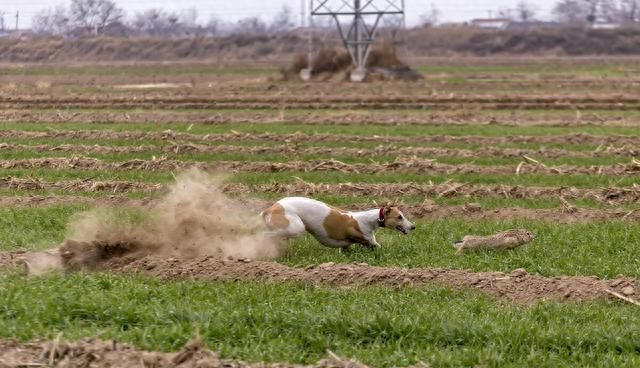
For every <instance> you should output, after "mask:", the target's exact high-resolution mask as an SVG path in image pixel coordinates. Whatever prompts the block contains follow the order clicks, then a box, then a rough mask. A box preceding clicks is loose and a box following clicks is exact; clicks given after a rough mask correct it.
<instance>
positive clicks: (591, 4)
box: [582, 0, 601, 23]
mask: <svg viewBox="0 0 640 368" xmlns="http://www.w3.org/2000/svg"><path fill="white" fill-rule="evenodd" d="M582 1H583V2H584V3H585V5H586V7H587V21H588V22H589V23H594V22H595V21H596V20H597V19H598V8H599V5H600V3H601V0H582Z"/></svg>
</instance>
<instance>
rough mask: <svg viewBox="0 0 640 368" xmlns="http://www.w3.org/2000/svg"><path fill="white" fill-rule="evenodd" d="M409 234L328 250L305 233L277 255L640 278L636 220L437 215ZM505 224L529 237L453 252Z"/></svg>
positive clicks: (293, 261) (384, 234) (292, 259)
mask: <svg viewBox="0 0 640 368" xmlns="http://www.w3.org/2000/svg"><path fill="white" fill-rule="evenodd" d="M417 226H418V229H417V230H416V231H415V232H414V233H412V234H410V235H406V236H405V235H402V234H400V233H397V232H394V231H389V230H382V231H379V233H378V236H377V238H378V242H379V243H380V244H382V245H383V248H382V249H380V250H377V251H369V250H367V249H361V248H359V247H357V246H356V247H353V248H354V249H353V251H352V252H351V254H344V253H340V252H339V251H338V250H328V249H326V248H323V247H322V246H320V245H318V243H317V241H315V239H313V238H312V237H311V236H308V235H306V236H305V237H304V238H301V239H299V240H295V241H292V243H291V246H290V248H289V250H288V252H287V254H286V256H285V257H284V258H283V259H282V261H283V262H285V263H287V264H290V265H299V266H304V265H310V264H318V263H324V262H336V263H339V262H341V263H344V262H346V263H349V262H365V263H369V264H371V265H379V266H400V267H446V268H456V269H471V270H474V271H504V272H510V271H512V270H514V269H516V268H521V267H522V268H525V269H526V270H527V271H529V272H530V273H537V274H541V275H545V276H557V275H584V276H591V275H595V276H599V277H605V278H613V277H615V276H617V275H619V274H623V275H627V276H631V277H636V278H638V277H640V260H637V257H636V254H637V253H638V252H639V251H640V224H637V223H626V222H618V221H612V222H606V223H588V224H555V223H551V222H545V221H533V220H528V219H516V220H508V221H504V220H503V221H486V220H479V221H469V220H466V219H459V218H458V219H440V220H428V221H426V220H422V221H417ZM511 228H526V229H529V230H530V231H532V232H533V233H534V234H535V236H536V238H535V240H534V241H533V242H532V243H530V244H528V245H526V246H523V247H521V248H518V249H516V250H513V251H488V250H479V251H474V252H468V253H465V254H464V255H456V254H455V249H454V248H453V246H452V244H453V242H454V241H456V240H460V239H461V238H462V237H463V236H464V235H467V234H474V235H489V234H494V233H496V232H498V231H502V230H506V229H511Z"/></svg>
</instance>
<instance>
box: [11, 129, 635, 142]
mask: <svg viewBox="0 0 640 368" xmlns="http://www.w3.org/2000/svg"><path fill="white" fill-rule="evenodd" d="M0 138H4V139H6V138H40V139H46V138H50V139H55V138H67V139H68V138H73V139H97V140H107V139H118V140H140V139H145V140H160V141H190V142H228V141H231V140H234V141H240V140H251V141H269V142H281V143H291V144H294V145H295V144H296V143H317V142H344V143H349V142H371V143H380V144H393V143H397V144H430V143H454V144H479V145H499V144H563V145H571V144H594V145H596V144H598V145H618V146H621V145H629V146H638V145H640V135H607V136H600V135H590V134H582V133H578V134H568V135H554V136H501V137H485V136H448V135H432V136H414V137H402V136H377V135H374V136H353V135H342V134H303V133H292V134H274V133H261V134H252V133H239V132H232V133H226V134H206V135H203V134H191V133H181V132H174V131H170V130H167V131H163V132H114V131H97V130H74V131H70V130H67V131H53V130H49V131H43V132H33V131H21V130H1V131H0Z"/></svg>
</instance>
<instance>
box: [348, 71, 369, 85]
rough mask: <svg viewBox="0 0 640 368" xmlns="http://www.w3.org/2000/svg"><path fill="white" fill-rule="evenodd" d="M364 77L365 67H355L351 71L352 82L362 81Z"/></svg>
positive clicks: (365, 75) (365, 73)
mask: <svg viewBox="0 0 640 368" xmlns="http://www.w3.org/2000/svg"><path fill="white" fill-rule="evenodd" d="M366 77H367V69H364V68H357V69H354V70H352V71H351V81H352V82H364V79H365V78H366Z"/></svg>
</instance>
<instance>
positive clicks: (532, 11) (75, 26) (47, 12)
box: [0, 0, 640, 37]
mask: <svg viewBox="0 0 640 368" xmlns="http://www.w3.org/2000/svg"><path fill="white" fill-rule="evenodd" d="M440 15H441V13H440V11H439V10H438V9H437V8H436V7H435V6H434V5H433V4H432V5H431V10H430V12H429V13H427V14H425V15H423V16H422V17H421V23H422V24H430V25H434V24H436V23H437V22H438V20H439V17H440ZM496 15H497V16H498V17H499V18H508V19H512V20H514V21H520V22H531V21H534V20H535V19H536V16H537V15H538V7H537V6H536V5H535V4H534V3H532V2H531V1H530V0H520V1H518V2H517V3H516V4H515V6H514V7H512V8H503V9H500V10H499V11H498V12H497V13H496ZM552 16H553V18H554V20H555V21H556V22H558V23H562V24H568V25H580V24H589V23H594V22H611V23H620V24H631V23H638V22H640V0H557V2H556V4H555V6H554V8H553V10H552ZM295 26H296V24H295V22H294V15H293V11H292V9H291V8H290V7H289V6H287V5H285V6H283V8H282V9H281V11H280V12H279V13H278V14H277V15H276V16H275V17H274V18H273V20H272V21H271V22H269V23H267V22H265V21H263V20H262V19H260V18H258V17H250V18H245V19H242V20H240V21H238V22H235V23H231V22H227V21H223V20H221V19H220V18H217V17H216V16H211V17H210V18H209V19H208V20H207V21H206V22H199V21H198V13H197V11H196V10H195V9H188V10H184V11H179V12H167V11H164V10H162V9H148V10H145V11H142V12H138V13H135V14H133V15H131V16H126V14H125V12H124V10H123V9H122V8H120V7H118V6H117V5H116V3H115V2H114V1H113V0H70V3H69V5H68V6H62V5H59V6H55V7H53V8H49V9H44V10H42V11H40V12H38V13H37V14H36V15H35V16H34V17H33V20H32V28H33V31H34V32H36V33H39V34H49V35H63V36H82V35H103V34H108V35H112V36H155V37H167V36H178V37H180V36H207V35H220V34H229V33H259V34H264V33H268V32H282V31H287V30H290V29H292V28H294V27H295ZM1 29H4V16H3V13H2V12H1V11H0V30H1Z"/></svg>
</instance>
